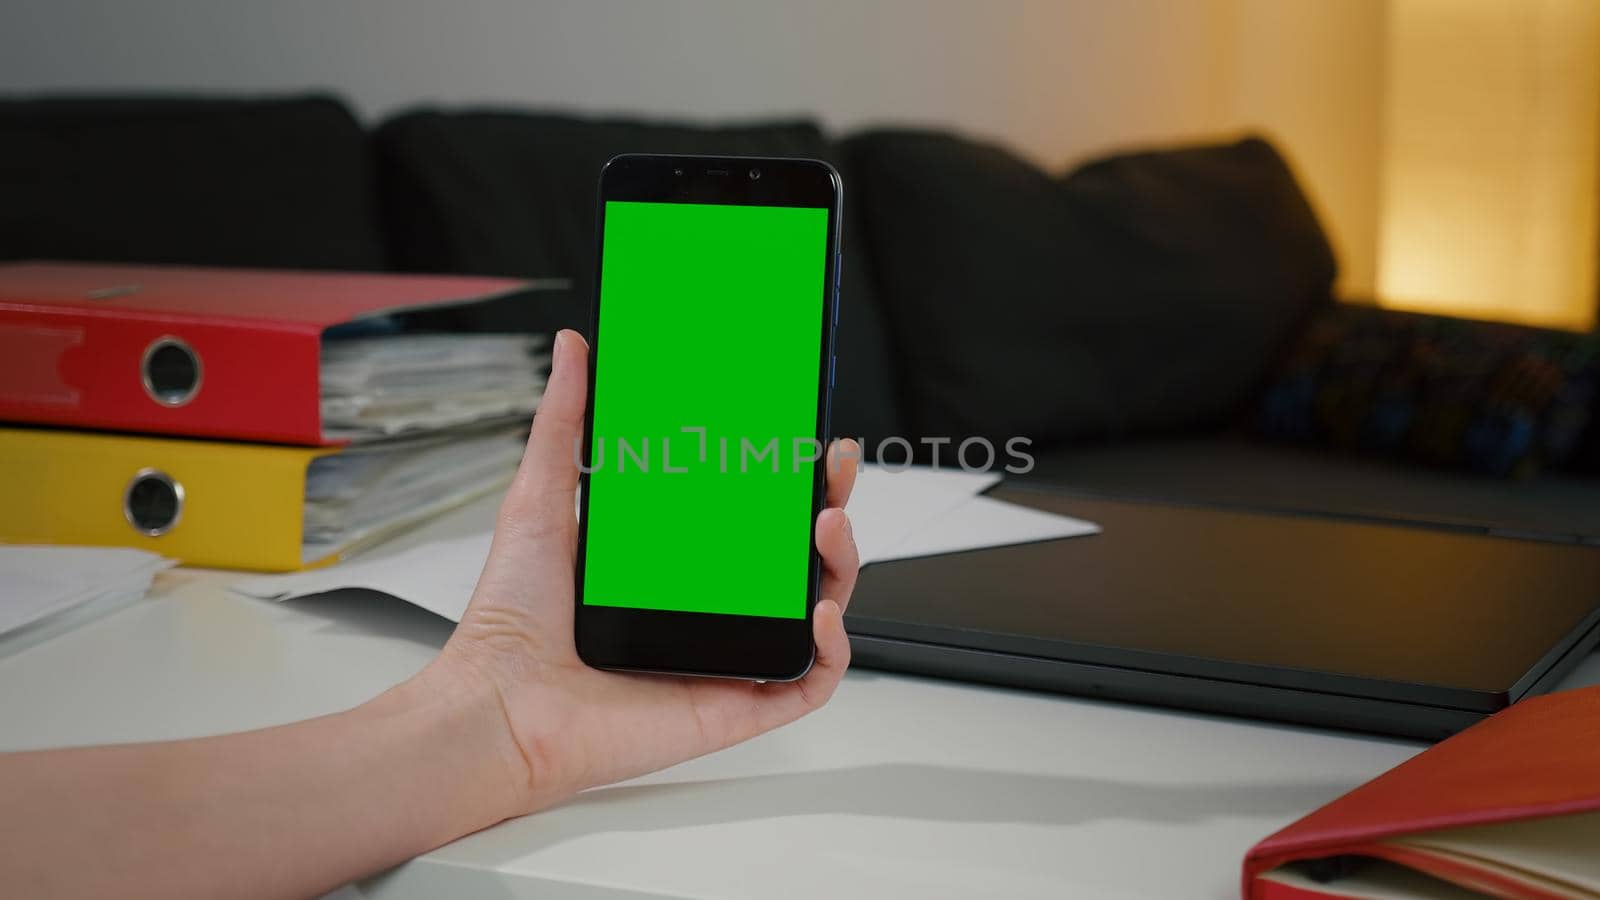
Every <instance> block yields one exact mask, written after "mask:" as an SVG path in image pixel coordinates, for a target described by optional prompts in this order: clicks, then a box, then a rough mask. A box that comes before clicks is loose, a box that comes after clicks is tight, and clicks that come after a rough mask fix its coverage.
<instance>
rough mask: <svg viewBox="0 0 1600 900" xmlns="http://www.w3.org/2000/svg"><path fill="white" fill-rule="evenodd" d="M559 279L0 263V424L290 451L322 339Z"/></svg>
mask: <svg viewBox="0 0 1600 900" xmlns="http://www.w3.org/2000/svg"><path fill="white" fill-rule="evenodd" d="M562 284H563V283H562V282H523V281H515V280H510V279H504V278H475V277H458V276H438V275H378V274H348V273H332V272H286V271H250V270H242V269H204V268H180V267H163V266H137V265H102V264H96V263H10V264H3V265H0V421H11V422H27V423H34V424H41V425H55V426H66V427H72V428H94V429H110V430H118V431H139V432H156V433H161V434H173V435H188V436H197V437H200V436H203V437H213V438H223V439H227V440H244V441H270V442H278V443H291V444H329V443H337V442H338V441H337V440H336V439H330V438H329V437H328V436H327V435H325V434H324V431H323V427H322V422H321V407H320V402H319V401H320V384H319V377H318V376H319V361H320V353H321V346H322V338H323V334H324V332H326V331H327V330H328V329H329V328H331V327H333V326H335V325H340V324H344V323H349V322H356V321H359V320H363V319H374V318H376V317H379V316H383V315H388V314H396V313H403V312H408V311H415V310H419V309H424V308H432V307H440V306H450V305H456V304H466V303H474V302H480V301H484V300H489V299H493V298H496V297H500V296H504V295H507V294H510V293H514V292H517V291H522V290H529V289H535V288H550V287H558V286H561V285H562Z"/></svg>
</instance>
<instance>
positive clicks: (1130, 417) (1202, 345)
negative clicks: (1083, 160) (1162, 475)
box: [846, 131, 1334, 447]
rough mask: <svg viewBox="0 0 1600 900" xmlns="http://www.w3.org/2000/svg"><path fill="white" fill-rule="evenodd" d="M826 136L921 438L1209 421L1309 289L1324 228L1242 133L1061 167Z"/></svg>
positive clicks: (1282, 172) (1227, 408) (1323, 272)
mask: <svg viewBox="0 0 1600 900" xmlns="http://www.w3.org/2000/svg"><path fill="white" fill-rule="evenodd" d="M846 147H847V151H848V154H849V156H850V159H851V162H852V164H853V166H854V167H855V171H856V173H857V175H858V177H859V180H860V181H861V182H862V185H863V187H862V190H861V192H860V193H861V194H862V195H863V204H864V206H865V212H864V220H865V223H864V224H865V225H866V228H867V231H868V240H869V243H870V246H871V249H872V251H873V262H874V265H875V266H876V267H877V271H878V275H879V286H880V288H881V290H882V296H883V300H884V309H885V314H886V319H887V321H888V323H889V326H890V331H891V334H892V336H893V339H894V340H895V342H896V344H897V345H898V346H899V348H900V352H901V357H902V359H903V360H904V364H905V369H906V371H905V384H906V398H907V410H908V414H909V415H910V416H911V419H912V422H911V424H912V426H913V428H915V429H916V430H918V431H919V432H921V434H923V435H925V436H949V437H953V438H957V439H960V438H962V437H966V436H982V437H987V438H990V439H993V440H1001V439H1004V438H1007V437H1009V436H1012V435H1022V436H1026V437H1029V438H1032V439H1033V440H1034V441H1035V442H1036V445H1038V446H1046V447H1047V446H1050V445H1053V444H1057V443H1060V442H1062V441H1065V440H1068V439H1074V438H1091V437H1100V438H1103V437H1109V436H1114V435H1120V434H1124V433H1136V432H1154V431H1177V430H1182V429H1187V428H1194V427H1201V426H1212V425H1216V424H1218V423H1220V422H1223V421H1225V420H1227V419H1228V418H1229V416H1230V415H1231V414H1232V413H1233V412H1234V411H1236V410H1239V409H1241V408H1242V407H1243V406H1244V405H1245V404H1246V402H1247V400H1248V399H1249V398H1250V397H1251V396H1252V395H1253V393H1254V391H1255V390H1256V389H1257V388H1258V387H1259V385H1260V384H1261V382H1262V380H1263V377H1264V375H1265V374H1266V372H1267V370H1268V367H1269V366H1270V364H1271V363H1272V361H1273V360H1274V358H1275V357H1276V356H1277V354H1278V352H1279V349H1280V347H1281V345H1282V344H1283V343H1284V341H1285V340H1286V339H1287V338H1288V337H1289V336H1290V335H1291V334H1292V333H1293V332H1294V330H1295V328H1296V327H1297V325H1298V324H1299V323H1300V321H1301V320H1302V319H1303V318H1304V317H1305V315H1306V314H1307V313H1308V312H1309V311H1310V310H1311V309H1313V308H1315V307H1316V306H1317V305H1318V304H1321V303H1324V302H1326V301H1327V300H1328V297H1329V292H1330V289H1331V285H1332V280H1333V275H1334V262H1333V257H1332V253H1331V250H1330V249H1329V246H1328V243H1327V241H1326V239H1325V238H1324V236H1323V234H1322V231H1321V229H1320V228H1319V226H1318V224H1317V222H1316V219H1315V217H1314V216H1313V214H1312V212H1311V209H1310V207H1309V205H1308V204H1307V202H1306V200H1305V198H1304V196H1302V194H1301V193H1300V190H1299V188H1298V187H1297V186H1296V184H1295V181H1294V177H1293V176H1292V174H1291V173H1290V172H1289V169H1288V168H1287V166H1286V165H1285V164H1284V162H1283V160H1282V159H1280V158H1279V156H1278V155H1277V153H1276V152H1274V151H1273V149H1272V148H1271V147H1270V146H1269V145H1267V144H1266V143H1265V142H1263V141H1260V140H1255V139H1251V140H1244V141H1240V142H1238V143H1233V144H1227V145H1219V146H1204V147H1192V148H1184V149H1176V150H1163V151H1152V152H1141V153H1129V154H1123V155H1119V156H1114V157H1110V158H1107V159H1103V160H1100V161H1098V162H1093V163H1090V164H1088V165H1085V166H1083V167H1081V168H1079V169H1077V170H1076V171H1074V172H1072V173H1070V174H1068V175H1067V176H1065V177H1062V178H1055V177H1051V176H1050V175H1049V174H1047V173H1045V172H1043V171H1041V170H1039V169H1038V168H1036V167H1034V166H1032V165H1031V164H1029V163H1027V162H1025V161H1023V160H1021V159H1019V158H1018V157H1016V156H1014V155H1012V154H1011V153H1009V152H1007V151H1005V150H1003V149H1001V148H998V147H994V146H989V145H984V144H980V143H974V142H972V141H968V140H965V139H962V138H959V137H956V136H953V135H948V134H940V133H932V132H912V131H880V132H872V133H867V134H863V135H860V136H857V137H855V138H853V139H851V140H850V141H848V142H847V144H846Z"/></svg>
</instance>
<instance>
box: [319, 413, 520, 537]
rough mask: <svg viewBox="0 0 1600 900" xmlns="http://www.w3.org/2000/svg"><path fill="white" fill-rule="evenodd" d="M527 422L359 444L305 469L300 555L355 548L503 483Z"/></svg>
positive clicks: (513, 465)
mask: <svg viewBox="0 0 1600 900" xmlns="http://www.w3.org/2000/svg"><path fill="white" fill-rule="evenodd" d="M527 433H528V430H527V428H526V427H523V426H520V425H518V426H512V427H509V428H506V427H500V428H488V429H484V428H478V429H471V430H455V431H447V432H438V433H433V434H428V435H423V436H419V437H414V438H403V439H397V440H393V441H387V442H383V443H377V444H360V445H356V446H353V447H351V448H350V449H348V450H346V451H344V452H343V453H338V454H334V455H330V456H323V457H319V458H318V459H316V460H314V461H313V462H312V463H311V466H310V467H309V468H308V469H307V470H306V506H305V519H304V531H303V533H302V536H301V556H302V558H303V559H305V560H306V561H308V562H309V561H311V560H316V559H322V558H323V557H326V556H328V555H329V554H332V553H336V552H340V551H345V550H350V549H353V548H355V547H359V546H362V545H364V544H366V543H370V542H372V541H375V540H378V539H380V538H382V537H384V536H386V535H387V534H389V533H390V532H392V531H394V530H396V529H398V528H402V527H405V526H407V525H410V524H412V523H415V522H418V521H420V520H422V519H424V518H427V517H428V516H432V515H434V514H436V513H439V512H441V511H443V510H446V509H449V508H451V507H453V506H457V505H460V504H461V503H464V502H466V501H468V500H471V499H473V498H474V497H479V496H482V495H483V494H486V493H488V492H490V491H493V490H496V489H497V488H500V487H501V486H503V485H505V484H506V483H507V482H508V481H509V480H510V479H511V476H512V475H513V474H514V473H515V472H516V468H517V461H518V460H519V459H521V458H522V448H523V445H524V443H525V442H526V440H527Z"/></svg>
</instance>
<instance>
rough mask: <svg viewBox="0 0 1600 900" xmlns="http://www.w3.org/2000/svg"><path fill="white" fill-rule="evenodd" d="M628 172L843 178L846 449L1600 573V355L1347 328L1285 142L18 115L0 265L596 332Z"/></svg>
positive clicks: (11, 115) (418, 117) (294, 106)
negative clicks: (520, 290) (662, 155)
mask: <svg viewBox="0 0 1600 900" xmlns="http://www.w3.org/2000/svg"><path fill="white" fill-rule="evenodd" d="M625 151H650V152H706V153H730V154H749V155H784V156H810V157H820V158H823V159H827V160H829V161H830V162H832V163H834V164H835V165H836V166H838V168H839V169H840V171H841V172H842V173H843V176H844V179H845V184H846V190H845V195H846V201H845V206H846V222H845V248H846V258H845V269H844V287H843V300H842V304H841V323H840V330H839V338H838V339H839V363H838V389H837V395H836V404H837V414H836V418H835V430H836V432H837V433H840V434H851V435H857V436H862V437H864V438H866V439H867V443H868V446H869V449H870V448H872V447H874V446H875V445H876V442H877V441H878V440H879V439H881V438H883V437H886V436H890V435H904V436H906V437H909V438H911V439H912V440H913V441H915V440H917V439H918V438H919V437H924V436H928V437H943V438H950V439H952V440H953V441H955V442H959V441H960V440H962V439H963V438H966V437H970V436H982V437H989V438H996V439H1002V440H1003V439H1005V438H1007V437H1011V436H1016V435H1020V436H1025V437H1028V438H1030V439H1031V440H1032V441H1033V442H1034V443H1033V446H1032V450H1033V452H1034V453H1035V455H1036V457H1037V459H1038V466H1037V468H1036V470H1035V471H1034V472H1032V473H1030V474H1029V475H1028V476H1026V477H1029V478H1034V479H1041V480H1048V481H1051V482H1056V483H1059V484H1062V485H1065V486H1067V487H1070V488H1073V489H1078V490H1088V491H1099V492H1110V493H1114V494H1119V495H1135V496H1148V497H1159V498H1167V499H1175V500H1183V501H1199V502H1220V503H1228V504H1236V505H1243V506H1250V507H1263V508H1273V509H1290V510H1316V511H1323V512H1333V513H1340V514H1347V515H1353V516H1368V515H1377V516H1385V517H1401V518H1414V519H1418V520H1424V521H1429V522H1441V523H1451V524H1457V525H1462V526H1465V527H1485V528H1488V527H1492V528H1498V529H1502V530H1505V531H1509V532H1515V533H1519V534H1526V535H1530V536H1538V537H1546V538H1551V539H1560V540H1573V539H1578V540H1590V541H1593V542H1596V543H1600V478H1596V477H1595V475H1594V473H1595V472H1596V471H1600V413H1597V412H1596V408H1597V404H1600V400H1597V391H1596V383H1597V377H1596V372H1597V370H1600V343H1597V340H1596V338H1595V337H1594V336H1592V335H1590V336H1578V335H1566V334H1561V333H1555V332H1544V331H1539V330H1536V329H1518V328H1512V327H1509V326H1494V325H1487V324H1484V323H1471V322H1459V321H1454V320H1445V319H1438V318H1434V317H1422V316H1408V315H1405V314H1398V313H1389V312H1384V311H1379V310H1375V309H1371V308H1362V307H1359V306H1346V305H1341V304H1336V303H1335V302H1334V301H1333V300H1332V298H1331V288H1332V284H1333V279H1334V273H1335V261H1334V259H1333V255H1332V253H1331V251H1330V249H1329V246H1328V243H1327V241H1326V239H1325V237H1324V235H1323V232H1322V230H1321V228H1320V226H1319V225H1318V223H1317V221H1316V218H1315V215H1314V214H1313V212H1312V210H1311V208H1310V207H1309V205H1308V204H1307V202H1306V200H1305V198H1304V197H1303V195H1302V193H1301V191H1300V190H1299V188H1298V186H1297V185H1296V183H1295V180H1294V177H1293V175H1292V173H1291V172H1290V170H1289V168H1288V167H1287V166H1286V165H1285V164H1284V162H1283V160H1282V159H1281V158H1280V156H1279V155H1278V154H1277V153H1276V152H1275V150H1274V149H1273V148H1272V147H1271V146H1270V145H1269V144H1268V143H1266V142H1265V141H1262V140H1259V139H1253V138H1247V139H1244V140H1241V141H1237V142H1233V143H1226V144H1216V145H1208V146H1196V147H1184V148H1174V149H1163V150H1151V151H1141V152H1132V153H1125V154H1120V155H1116V156H1112V157H1108V158H1106V159H1102V160H1098V161H1094V162H1091V163H1089V164H1087V165H1084V166H1081V167H1079V168H1077V169H1075V170H1073V171H1072V172H1069V173H1067V174H1065V175H1063V176H1060V177H1057V176H1053V175H1051V174H1049V173H1046V172H1043V171H1041V170H1039V169H1037V168H1035V167H1034V166H1032V165H1029V164H1028V163H1026V162H1024V161H1023V160H1021V159H1019V158H1017V157H1015V156H1014V155H1012V154H1010V153H1008V152H1006V151H1005V150H1003V149H1000V148H998V147H994V146H991V145H987V144H984V143H981V142H975V141H971V140H967V139H964V138H961V137H958V136H955V135H951V134H943V133H937V132H918V131H870V132H866V133H862V134H856V135H851V136H847V137H845V138H844V139H842V140H835V139H832V138H830V137H829V136H827V135H825V134H824V133H823V132H822V131H821V130H820V129H818V128H817V127H816V126H815V125H813V124H811V123H808V122H803V121H794V122H776V123H751V124H743V125H731V126H726V127H701V126H695V125H687V124H680V123H659V122H649V121H637V120H610V119H591V118H584V117H578V116H571V115H550V114H532V113H522V112H512V111H438V110H419V111H414V112H410V113H406V114H403V115H399V116H397V117H394V118H391V119H389V120H388V121H385V122H382V123H380V124H378V125H377V126H376V127H375V128H371V129H368V128H365V127H363V126H362V125H361V124H360V123H359V122H358V121H357V120H356V119H355V118H354V117H353V116H352V115H351V113H350V112H349V111H348V110H347V109H346V108H345V107H344V106H343V105H342V104H341V103H339V102H338V101H337V100H334V99H330V98H324V97H293V98H266V99H187V98H159V97H154V98H47V99H15V100H9V101H3V102H0V258H5V259H23V258H55V259H100V260H124V261H144V262H163V263H190V264H207V265H225V266H264V267H302V268H335V269H367V270H372V269H392V270H399V271H417V272H470V273H478V274H498V275H516V276H540V277H551V276H554V277H570V278H572V279H573V289H572V290H571V291H568V292H565V293H563V294H561V295H559V296H555V297H550V296H548V295H546V296H542V297H541V298H540V299H539V300H538V301H537V302H530V301H527V300H518V299H512V300H508V301H505V302H502V303H500V304H498V305H495V306H493V307H490V308H487V309H484V310H479V311H476V312H474V313H472V314H470V315H468V316H465V317H463V315H462V314H457V313H451V314H445V318H446V319H448V324H450V325H454V326H461V327H470V328H479V329H507V328H510V329H533V330H548V329H551V328H554V327H559V326H572V327H578V328H582V327H584V325H585V324H586V309H587V303H588V300H587V297H588V288H589V279H590V273H591V271H592V253H593V226H594V207H593V204H594V181H595V176H596V174H597V172H598V170H599V168H600V165H601V163H603V162H604V160H605V159H607V158H608V157H610V156H611V155H613V154H615V153H618V152H625ZM897 453H898V451H895V452H894V453H891V455H895V454H897ZM929 453H930V450H929V446H928V445H926V444H923V445H919V456H920V457H921V458H922V460H923V461H928V456H929ZM944 459H945V461H948V459H949V456H948V451H946V456H945V458H944Z"/></svg>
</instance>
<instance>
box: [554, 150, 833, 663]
mask: <svg viewBox="0 0 1600 900" xmlns="http://www.w3.org/2000/svg"><path fill="white" fill-rule="evenodd" d="M753 170H759V176H758V177H752V172H753ZM612 200H617V201H629V200H632V201H645V202H658V203H727V204H740V205H749V206H807V207H819V208H820V207H825V208H826V209H827V210H828V239H827V252H826V255H825V256H824V259H823V265H824V267H825V269H824V273H823V294H822V296H821V297H820V298H818V299H819V300H820V302H819V303H818V306H817V310H818V315H820V316H821V317H822V330H821V341H820V344H819V346H818V349H817V354H818V356H817V422H816V437H817V439H818V440H819V441H821V442H822V445H823V446H824V447H826V446H827V444H828V442H829V440H830V437H831V435H830V427H829V420H830V418H831V413H832V388H833V385H832V381H833V356H834V331H835V328H836V326H837V324H838V311H839V307H838V303H839V269H840V263H839V260H840V239H841V234H840V229H841V219H842V211H843V183H842V182H841V180H840V178H839V173H838V172H837V171H835V170H834V168H833V167H832V166H830V165H828V164H827V163H825V162H821V161H819V160H812V159H780V158H765V157H733V156H672V155H646V154H624V155H621V156H616V157H613V158H612V159H611V160H610V161H608V162H607V163H606V164H605V166H604V168H602V169H601V172H600V179H599V190H598V199H597V203H596V207H597V209H596V231H595V233H596V238H595V269H594V273H593V274H594V281H593V283H592V289H591V292H590V314H589V335H588V336H589V373H588V378H589V404H588V408H587V410H586V411H585V415H584V423H583V446H582V448H581V453H582V455H581V459H582V461H583V464H584V465H583V468H584V469H588V468H589V467H590V466H591V465H592V461H593V456H592V452H593V440H594V405H595V402H596V400H597V399H598V398H597V397H596V396H595V373H596V371H597V370H598V367H599V365H600V355H601V352H602V351H603V344H604V341H603V340H602V338H603V336H602V335H601V333H600V291H601V278H602V270H603V267H604V264H605V261H604V236H605V212H606V203H607V201H612ZM826 470H827V466H826V464H825V462H823V461H819V462H817V463H815V464H814V477H813V480H812V500H811V512H810V517H811V522H810V528H809V530H808V534H809V536H810V538H809V540H810V553H811V556H810V565H809V567H808V584H807V588H806V600H805V616H804V617H803V618H796V619H780V618H768V617H763V616H736V615H723V614H711V613H689V612H675V611H664V610H649V609H634V608H628V607H613V606H589V605H585V604H584V602H583V587H584V585H583V576H584V564H585V560H586V556H587V548H588V526H589V474H588V473H587V472H586V471H580V473H579V476H578V482H579V494H578V496H579V502H578V546H577V561H576V563H577V566H576V571H575V573H574V580H575V585H574V586H575V591H574V597H573V602H574V606H575V609H574V640H575V641H576V644H577V650H578V656H579V658H581V659H582V660H583V661H584V662H585V663H587V664H588V665H591V666H595V667H597V668H604V669H617V670H624V671H640V672H663V673H671V674H683V675H704V676H716V677H725V678H742V679H755V680H760V681H792V680H794V679H798V678H800V677H802V676H803V675H805V673H806V672H807V671H809V670H810V668H811V665H812V663H813V661H814V660H815V657H816V648H815V645H814V643H813V640H812V610H813V608H814V607H815V605H816V601H817V595H818V591H819V589H820V585H821V579H822V564H821V557H820V555H819V554H818V553H817V549H816V527H817V514H818V513H820V512H821V511H822V508H823V503H824V501H825V497H826V492H827V477H826V474H827V473H826ZM729 527H735V526H734V525H733V524H732V523H730V526H729ZM714 562H715V561H714V560H709V561H708V564H714Z"/></svg>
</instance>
